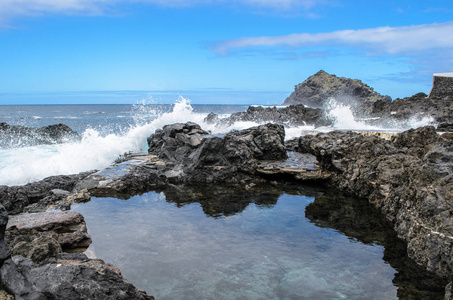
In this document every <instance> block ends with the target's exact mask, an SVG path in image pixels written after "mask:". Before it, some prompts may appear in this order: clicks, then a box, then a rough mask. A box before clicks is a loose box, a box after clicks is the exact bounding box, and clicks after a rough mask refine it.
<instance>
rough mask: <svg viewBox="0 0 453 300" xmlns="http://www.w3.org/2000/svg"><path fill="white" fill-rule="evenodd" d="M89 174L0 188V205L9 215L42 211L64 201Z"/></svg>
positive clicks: (50, 178)
mask: <svg viewBox="0 0 453 300" xmlns="http://www.w3.org/2000/svg"><path fill="white" fill-rule="evenodd" d="M90 173H91V172H85V173H80V174H76V175H60V176H51V177H48V178H45V179H43V180H41V181H38V182H33V183H28V184H26V185H23V186H5V185H3V186H0V203H1V204H2V205H3V206H4V207H5V208H6V210H7V211H8V213H9V214H12V215H14V214H18V213H21V212H23V211H24V210H27V211H29V212H38V211H43V210H46V209H47V208H48V206H49V205H53V204H55V203H59V202H61V204H63V203H64V202H65V201H66V198H67V196H68V195H69V192H70V191H73V189H74V186H75V184H76V183H77V182H79V181H80V180H81V179H83V178H84V177H86V176H87V175H88V174H90Z"/></svg>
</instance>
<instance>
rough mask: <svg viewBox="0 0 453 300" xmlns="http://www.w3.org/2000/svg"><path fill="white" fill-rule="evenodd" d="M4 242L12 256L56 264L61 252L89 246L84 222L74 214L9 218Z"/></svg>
mask: <svg viewBox="0 0 453 300" xmlns="http://www.w3.org/2000/svg"><path fill="white" fill-rule="evenodd" d="M5 239H6V241H7V242H8V244H9V245H10V247H11V248H12V253H13V255H22V256H24V257H27V258H30V259H32V260H33V262H35V263H37V264H42V263H43V262H49V261H55V259H56V258H57V256H58V254H59V253H61V252H63V251H71V250H72V251H74V250H77V249H86V248H88V246H89V245H90V244H91V237H90V235H89V234H88V232H87V227H86V224H85V220H84V218H83V216H82V215H81V214H79V213H77V212H45V213H31V214H30V213H23V214H19V215H14V216H11V217H10V220H9V222H8V225H7V229H6V236H5Z"/></svg>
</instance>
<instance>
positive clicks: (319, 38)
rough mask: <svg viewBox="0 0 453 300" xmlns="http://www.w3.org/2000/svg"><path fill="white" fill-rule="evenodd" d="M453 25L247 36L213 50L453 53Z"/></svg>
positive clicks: (452, 23)
mask: <svg viewBox="0 0 453 300" xmlns="http://www.w3.org/2000/svg"><path fill="white" fill-rule="evenodd" d="M452 32H453V22H447V23H435V24H426V25H414V26H404V27H378V28H371V29H360V30H341V31H334V32H328V33H314V34H313V33H297V34H290V35H283V36H274V37H269V36H264V37H244V38H239V39H234V40H226V41H220V42H217V43H215V44H214V45H213V47H212V50H214V51H215V52H217V53H218V54H220V55H226V54H228V53H229V52H231V51H234V50H238V49H246V48H250V47H290V48H309V47H313V46H325V45H327V46H346V47H353V48H358V49H363V50H366V51H368V53H369V54H382V53H387V54H411V53H417V52H420V51H425V50H429V49H449V50H453V39H452V38H451V33H452Z"/></svg>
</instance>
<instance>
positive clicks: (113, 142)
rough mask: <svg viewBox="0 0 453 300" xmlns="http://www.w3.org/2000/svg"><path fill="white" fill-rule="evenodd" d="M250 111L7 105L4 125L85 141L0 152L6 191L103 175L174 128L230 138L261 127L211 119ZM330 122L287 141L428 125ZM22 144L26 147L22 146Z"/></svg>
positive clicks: (337, 115)
mask: <svg viewBox="0 0 453 300" xmlns="http://www.w3.org/2000/svg"><path fill="white" fill-rule="evenodd" d="M247 108H248V105H218V104H212V105H208V104H204V105H200V104H199V105H192V104H191V103H190V100H188V99H185V98H183V97H179V98H178V99H176V100H175V103H174V104H148V103H146V102H144V101H141V102H138V103H137V104H132V105H119V104H118V105H3V106H0V122H6V123H8V124H9V125H22V126H29V127H42V126H47V125H53V124H58V123H63V124H66V125H68V126H69V127H71V128H72V129H73V130H75V131H77V132H78V133H80V134H81V135H82V140H81V141H78V142H68V143H63V144H55V145H40V146H28V147H18V148H6V149H1V148H0V185H23V184H26V183H29V182H34V181H38V180H41V179H44V178H45V177H48V176H52V175H67V174H75V173H79V172H83V171H90V170H96V169H102V168H105V167H108V166H109V165H111V164H112V163H113V162H114V161H115V159H117V158H118V157H119V156H120V155H123V154H124V153H128V152H146V151H147V144H146V138H147V137H148V136H150V135H151V134H152V133H154V131H155V130H156V129H159V128H162V127H163V126H164V125H167V124H172V123H178V122H180V123H185V122H188V121H192V122H195V123H198V124H200V125H201V126H202V128H203V129H205V130H209V131H211V132H212V133H213V134H224V133H227V132H229V131H231V130H241V129H245V128H249V127H252V126H256V125H259V124H258V123H255V122H236V123H234V124H232V125H231V126H228V127H219V126H216V125H214V124H207V123H206V122H205V121H204V119H205V117H206V116H207V115H208V114H209V113H211V112H214V113H216V114H218V115H219V116H220V117H226V116H228V115H229V114H231V113H234V112H240V111H245V110H246V109H247ZM329 117H330V118H331V119H332V120H334V121H335V122H334V124H335V125H334V126H332V127H328V128H326V127H324V128H314V127H313V126H299V127H291V128H290V127H288V128H286V139H291V138H295V137H298V136H300V135H302V134H304V133H307V132H313V131H323V132H325V131H330V130H334V129H343V130H345V129H354V130H387V131H388V130H390V131H401V130H404V129H408V128H411V127H418V126H421V125H423V124H428V123H429V122H430V121H431V120H430V119H429V118H427V119H424V120H407V121H406V122H403V123H401V124H392V126H390V127H389V126H388V125H385V126H370V125H367V124H366V123H365V122H363V121H360V120H356V119H354V116H353V114H352V111H351V110H350V108H349V107H347V106H344V105H341V104H336V103H334V105H332V106H331V109H330V110H329ZM19 144H20V142H19Z"/></svg>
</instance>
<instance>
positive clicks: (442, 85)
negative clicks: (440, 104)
mask: <svg viewBox="0 0 453 300" xmlns="http://www.w3.org/2000/svg"><path fill="white" fill-rule="evenodd" d="M429 96H430V97H445V96H453V73H438V74H434V76H433V87H432V88H431V92H429Z"/></svg>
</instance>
